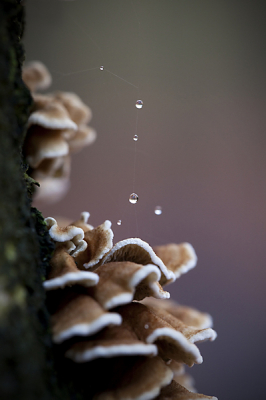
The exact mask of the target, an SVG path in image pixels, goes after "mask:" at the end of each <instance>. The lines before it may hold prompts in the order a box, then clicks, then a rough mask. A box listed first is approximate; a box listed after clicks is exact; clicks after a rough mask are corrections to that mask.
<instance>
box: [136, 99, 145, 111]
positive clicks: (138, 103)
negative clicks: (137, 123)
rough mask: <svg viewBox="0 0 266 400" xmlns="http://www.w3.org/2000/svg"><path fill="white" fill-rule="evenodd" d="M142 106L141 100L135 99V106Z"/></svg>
mask: <svg viewBox="0 0 266 400" xmlns="http://www.w3.org/2000/svg"><path fill="white" fill-rule="evenodd" d="M142 107H143V101H142V100H137V101H136V108H139V109H140V108H142Z"/></svg>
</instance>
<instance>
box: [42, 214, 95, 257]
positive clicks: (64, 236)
mask: <svg viewBox="0 0 266 400" xmlns="http://www.w3.org/2000/svg"><path fill="white" fill-rule="evenodd" d="M45 222H46V224H47V228H48V230H49V234H50V236H51V238H52V239H53V240H54V241H55V242H60V243H65V242H69V241H71V242H72V243H73V244H74V245H75V250H74V251H72V253H71V255H72V256H73V257H75V256H77V255H78V254H79V253H80V252H82V251H84V250H85V249H86V247H87V243H86V242H85V241H84V240H83V238H84V232H83V230H82V229H81V228H78V227H77V226H71V225H70V226H67V227H66V228H60V227H59V226H58V224H57V222H56V220H55V219H54V218H51V217H48V218H45Z"/></svg>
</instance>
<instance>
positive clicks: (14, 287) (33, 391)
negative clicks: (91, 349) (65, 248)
mask: <svg viewBox="0 0 266 400" xmlns="http://www.w3.org/2000/svg"><path fill="white" fill-rule="evenodd" d="M20 3H21V2H20V1H19V0H1V1H0V171H1V174H0V398H1V400H4V399H8V400H13V399H16V400H17V399H19V400H31V399H38V400H46V399H47V400H48V399H49V400H51V399H64V400H67V399H69V398H70V396H71V395H70V393H71V390H69V388H68V387H67V385H66V384H65V383H63V382H62V380H60V383H59V382H58V379H57V377H56V373H55V367H54V362H55V361H54V359H53V350H52V344H51V339H50V334H49V316H48V313H47V311H46V308H45V293H44V290H43V287H42V281H43V279H44V276H45V273H46V268H47V265H48V262H49V258H50V255H51V253H52V250H53V244H52V243H51V240H50V239H49V235H48V234H47V229H46V225H45V223H44V221H43V218H42V216H41V214H40V213H39V212H38V211H37V210H36V209H32V208H31V203H30V193H31V190H32V185H34V182H33V181H32V180H31V179H30V178H29V177H28V176H27V173H26V168H25V165H24V164H23V160H22V154H21V148H22V143H23V138H24V135H25V125H26V121H27V118H28V115H29V111H30V106H31V104H32V99H31V96H30V93H29V91H28V89H27V88H26V87H25V85H24V83H23V81H22V79H21V66H22V62H23V59H24V50H23V47H22V45H21V37H22V34H23V28H24V7H23V5H21V4H20ZM59 386H60V389H59ZM74 397H75V398H76V396H74ZM72 398H73V397H72Z"/></svg>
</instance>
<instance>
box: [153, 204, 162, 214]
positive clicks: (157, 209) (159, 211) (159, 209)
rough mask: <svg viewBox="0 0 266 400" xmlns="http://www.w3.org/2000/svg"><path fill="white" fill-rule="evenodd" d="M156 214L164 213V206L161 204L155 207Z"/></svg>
mask: <svg viewBox="0 0 266 400" xmlns="http://www.w3.org/2000/svg"><path fill="white" fill-rule="evenodd" d="M154 214H156V215H161V214H162V207H161V206H156V207H155V209H154Z"/></svg>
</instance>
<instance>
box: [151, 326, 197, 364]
mask: <svg viewBox="0 0 266 400" xmlns="http://www.w3.org/2000/svg"><path fill="white" fill-rule="evenodd" d="M160 337H169V338H171V339H173V340H174V341H176V342H177V343H178V344H179V345H180V346H181V347H182V348H183V349H184V350H185V351H186V352H188V353H189V354H190V355H192V356H193V358H194V362H195V363H196V364H201V363H202V361H203V358H202V355H201V354H200V351H199V349H198V348H197V346H196V345H195V344H193V343H190V341H189V340H188V339H187V338H186V337H185V336H184V335H183V334H182V333H181V332H179V331H176V330H174V329H172V328H158V329H155V330H154V331H153V332H152V333H151V334H150V335H149V336H148V337H147V338H146V342H147V343H154V342H155V341H156V340H158V339H160Z"/></svg>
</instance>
